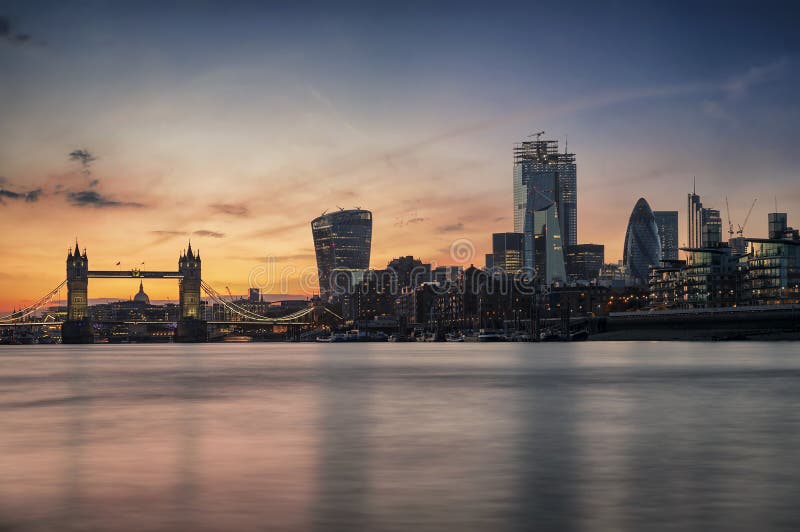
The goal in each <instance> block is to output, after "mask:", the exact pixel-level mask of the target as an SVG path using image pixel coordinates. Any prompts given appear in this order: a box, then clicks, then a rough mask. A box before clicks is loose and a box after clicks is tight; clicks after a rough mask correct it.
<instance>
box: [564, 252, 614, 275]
mask: <svg viewBox="0 0 800 532" xmlns="http://www.w3.org/2000/svg"><path fill="white" fill-rule="evenodd" d="M565 249H566V252H565V253H564V262H565V264H566V270H567V277H568V278H569V279H570V281H591V280H593V279H597V277H598V276H599V275H600V270H602V269H603V265H604V264H605V246H603V244H577V245H575V246H567V247H566V248H565Z"/></svg>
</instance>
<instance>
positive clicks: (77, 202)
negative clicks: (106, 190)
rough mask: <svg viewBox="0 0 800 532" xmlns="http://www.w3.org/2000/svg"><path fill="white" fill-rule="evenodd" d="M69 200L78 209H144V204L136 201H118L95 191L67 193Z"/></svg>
mask: <svg viewBox="0 0 800 532" xmlns="http://www.w3.org/2000/svg"><path fill="white" fill-rule="evenodd" d="M67 199H68V200H69V202H70V203H71V204H72V205H74V206H76V207H96V208H115V207H135V208H139V207H144V205H143V204H142V203H137V202H134V201H118V200H114V199H111V198H108V197H106V196H103V195H102V194H100V193H99V192H97V191H94V190H80V191H78V192H67Z"/></svg>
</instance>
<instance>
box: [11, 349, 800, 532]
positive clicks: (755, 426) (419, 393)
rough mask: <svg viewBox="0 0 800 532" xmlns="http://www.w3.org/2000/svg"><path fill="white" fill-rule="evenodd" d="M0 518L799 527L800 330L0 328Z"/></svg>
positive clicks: (50, 524)
mask: <svg viewBox="0 0 800 532" xmlns="http://www.w3.org/2000/svg"><path fill="white" fill-rule="evenodd" d="M0 479H1V480H2V482H0V531H11V530H126V531H127V530H130V531H146V530H348V531H350V530H352V531H356V530H398V531H399V530H404V531H405V530H414V531H427V530H443V529H448V530H451V531H454V532H455V531H461V530H491V531H502V530H534V529H535V530H726V531H727V530H767V529H782V530H797V529H800V344H795V343H773V344H758V343H718V344H703V343H633V342H629V343H618V344H617V343H583V344H571V345H570V344H549V345H543V344H540V345H535V344H360V345H354V344H333V345H319V344H239V345H212V344H205V345H198V346H191V345H154V346H147V345H126V346H108V345H97V346H38V347H37V346H28V347H25V346H20V347H2V348H0Z"/></svg>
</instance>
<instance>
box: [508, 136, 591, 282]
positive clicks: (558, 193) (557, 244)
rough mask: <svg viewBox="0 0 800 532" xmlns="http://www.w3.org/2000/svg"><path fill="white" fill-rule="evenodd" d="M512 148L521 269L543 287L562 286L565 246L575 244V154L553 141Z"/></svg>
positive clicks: (518, 145)
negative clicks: (532, 272) (529, 270)
mask: <svg viewBox="0 0 800 532" xmlns="http://www.w3.org/2000/svg"><path fill="white" fill-rule="evenodd" d="M542 134H544V132H540V133H537V134H536V137H537V140H535V141H524V142H520V143H519V144H516V145H515V146H514V231H516V232H518V233H522V234H523V236H524V246H523V247H524V253H523V266H524V267H525V268H533V269H535V270H536V273H537V275H538V276H539V278H540V279H541V280H542V282H544V283H546V284H552V283H554V282H558V281H561V282H564V281H566V273H565V269H564V254H563V252H564V247H565V246H567V245H574V244H576V243H577V240H578V220H577V212H578V209H577V207H578V204H577V198H578V194H577V172H576V165H575V155H574V154H572V153H566V151H565V152H564V153H559V151H558V141H555V140H541V135H542Z"/></svg>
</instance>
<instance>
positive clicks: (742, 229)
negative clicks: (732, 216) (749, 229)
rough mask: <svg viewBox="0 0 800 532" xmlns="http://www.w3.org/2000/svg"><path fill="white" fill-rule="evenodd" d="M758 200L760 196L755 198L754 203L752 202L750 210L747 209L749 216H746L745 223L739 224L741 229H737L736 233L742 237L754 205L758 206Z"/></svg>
mask: <svg viewBox="0 0 800 532" xmlns="http://www.w3.org/2000/svg"><path fill="white" fill-rule="evenodd" d="M757 201H758V198H756V199H754V200H753V203H751V204H750V210H748V211H747V216H745V217H744V223H742V225H740V226H739V230H738V231H736V234H737V235H739V236H740V237H741V236H744V228H745V226H747V220H749V219H750V214H752V212H753V207H755V206H756V202H757Z"/></svg>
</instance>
